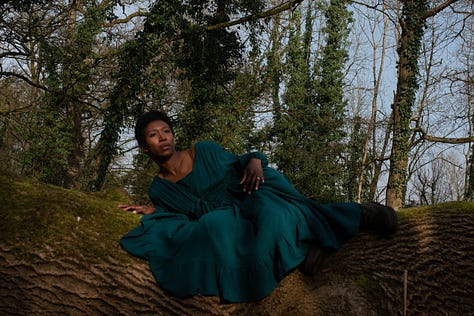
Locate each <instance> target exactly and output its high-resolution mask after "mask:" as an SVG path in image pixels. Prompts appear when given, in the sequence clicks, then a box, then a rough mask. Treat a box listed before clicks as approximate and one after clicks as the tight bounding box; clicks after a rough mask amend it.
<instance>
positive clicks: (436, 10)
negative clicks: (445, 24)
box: [423, 0, 459, 19]
mask: <svg viewBox="0 0 474 316" xmlns="http://www.w3.org/2000/svg"><path fill="white" fill-rule="evenodd" d="M457 1H459V0H446V1H445V2H443V3H441V4H440V5H439V6H437V7H435V8H432V9H430V10H427V11H426V12H425V14H424V15H423V19H427V18H429V17H432V16H435V15H436V14H438V13H439V12H441V11H443V10H444V9H446V8H447V7H449V6H450V5H451V4H453V3H455V2H457Z"/></svg>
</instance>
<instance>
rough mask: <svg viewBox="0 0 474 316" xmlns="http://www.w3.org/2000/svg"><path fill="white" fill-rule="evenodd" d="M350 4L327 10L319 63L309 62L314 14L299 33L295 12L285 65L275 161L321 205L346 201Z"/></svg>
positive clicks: (341, 3)
mask: <svg viewBox="0 0 474 316" xmlns="http://www.w3.org/2000/svg"><path fill="white" fill-rule="evenodd" d="M345 6H346V2H344V1H331V4H330V6H329V7H328V8H327V9H326V27H325V29H324V32H325V36H326V37H325V38H326V41H325V42H326V44H325V46H324V48H323V50H322V52H321V57H320V59H319V60H318V61H317V63H316V64H315V65H311V63H310V54H309V53H308V52H310V50H311V46H310V45H311V32H312V29H311V23H309V21H310V14H311V10H310V9H308V12H307V15H306V19H305V32H304V33H303V34H302V32H301V24H302V22H301V18H300V13H299V11H296V12H295V13H294V14H293V20H292V23H293V24H292V25H293V29H292V30H290V34H291V35H290V39H289V43H288V48H287V60H286V63H285V67H286V72H287V73H288V76H289V80H288V82H287V83H286V85H287V89H286V92H285V94H284V96H283V101H284V106H283V107H281V108H282V111H281V113H283V114H280V115H279V116H276V117H275V118H276V120H275V136H276V138H277V140H278V144H279V145H278V146H277V148H276V149H275V160H276V162H277V164H278V166H279V168H280V169H281V170H282V171H283V172H284V173H285V174H287V175H288V176H289V178H290V179H291V180H292V182H293V183H294V184H295V186H296V187H297V188H298V189H299V190H300V191H301V192H302V193H304V194H306V195H307V196H310V197H312V198H314V199H317V200H319V201H334V200H346V199H348V198H349V195H348V192H347V189H346V188H347V187H346V185H347V183H346V180H344V179H347V177H346V175H345V162H346V159H347V158H346V157H345V156H344V155H345V149H346V148H345V144H344V140H345V136H346V134H345V130H344V127H345V124H344V123H345V122H344V111H345V107H346V101H345V100H344V96H343V86H344V82H343V79H344V77H343V69H344V65H345V62H346V61H347V50H346V41H347V36H348V32H349V28H348V24H349V22H350V21H351V18H350V13H349V12H348V11H347V9H346V7H345Z"/></svg>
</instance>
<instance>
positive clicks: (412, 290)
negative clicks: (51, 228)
mask: <svg viewBox="0 0 474 316" xmlns="http://www.w3.org/2000/svg"><path fill="white" fill-rule="evenodd" d="M459 205H461V206H462V207H459ZM398 214H399V217H400V225H399V226H400V227H399V232H398V233H397V234H396V235H395V236H393V237H391V238H388V239H379V238H377V237H374V236H371V235H366V234H361V235H360V236H359V237H358V238H356V239H354V240H352V241H351V242H349V243H347V244H346V245H344V247H343V248H342V249H341V250H340V251H339V252H337V253H334V254H331V255H330V256H329V257H328V258H327V259H326V261H325V262H324V263H323V266H322V268H321V271H320V272H319V273H318V274H317V275H315V276H314V277H307V276H304V275H302V274H301V273H300V272H299V271H297V270H296V271H294V272H292V273H290V274H289V275H288V276H287V277H286V278H285V279H284V280H283V282H282V283H281V284H280V286H279V287H278V288H277V289H276V290H275V291H274V292H273V293H272V294H271V295H270V296H269V297H267V298H265V299H263V300H262V301H259V302H255V303H244V304H220V303H219V301H218V299H217V298H216V297H194V298H190V299H177V298H174V297H171V296H169V295H167V294H166V293H164V292H163V291H162V290H161V289H160V288H159V286H158V285H157V284H156V282H155V280H154V279H153V276H152V275H151V273H150V271H149V269H148V265H147V263H146V262H144V261H142V260H139V259H136V258H131V259H130V260H129V261H128V262H127V261H122V260H117V259H115V258H112V257H107V258H105V259H101V260H100V261H96V262H94V260H91V259H90V258H85V257H83V256H82V255H81V252H80V251H77V252H75V253H71V254H69V255H57V254H56V251H55V249H54V247H51V246H48V247H46V249H41V250H31V248H29V249H27V250H25V249H22V245H21V243H17V242H15V241H12V240H5V239H3V240H0V267H1V268H0V314H2V315H57V314H61V315H402V314H403V311H404V310H405V309H406V311H407V313H408V314H409V315H468V314H470V313H472V311H473V310H474V301H473V299H472V297H473V295H474V289H473V287H474V263H473V258H474V232H473V229H472V228H473V227H474V211H473V204H453V205H450V204H446V205H442V206H439V207H438V208H436V209H429V210H428V209H427V210H423V209H421V210H420V209H406V210H402V211H399V212H398ZM12 216H14V215H12ZM64 242H68V241H67V240H64ZM114 242H115V241H114ZM112 251H115V252H123V250H122V249H120V248H119V246H118V242H117V246H116V249H113V250H112ZM124 255H125V254H124ZM404 273H406V274H407V283H406V297H405V296H404V294H405V293H404Z"/></svg>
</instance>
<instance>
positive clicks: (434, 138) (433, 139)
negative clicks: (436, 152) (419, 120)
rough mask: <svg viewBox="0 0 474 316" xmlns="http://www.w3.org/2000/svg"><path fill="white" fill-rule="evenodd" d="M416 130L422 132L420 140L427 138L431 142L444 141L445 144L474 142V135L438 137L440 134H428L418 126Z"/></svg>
mask: <svg viewBox="0 0 474 316" xmlns="http://www.w3.org/2000/svg"><path fill="white" fill-rule="evenodd" d="M414 131H415V132H418V133H419V134H420V141H421V140H426V141H429V142H435V143H444V144H466V143H471V142H474V136H471V137H459V138H458V137H455V138H448V137H438V136H431V135H427V134H426V132H425V131H424V130H423V129H421V128H416V129H415V130H414Z"/></svg>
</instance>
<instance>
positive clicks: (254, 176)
mask: <svg viewBox="0 0 474 316" xmlns="http://www.w3.org/2000/svg"><path fill="white" fill-rule="evenodd" d="M264 182H265V179H264V178H263V168H262V162H261V161H260V159H258V158H251V159H250V160H249V162H248V164H247V167H246V168H245V170H244V174H243V176H242V180H241V181H240V184H241V185H242V187H243V190H244V192H247V193H248V194H252V191H257V190H258V186H259V185H260V184H263V183H264Z"/></svg>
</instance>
